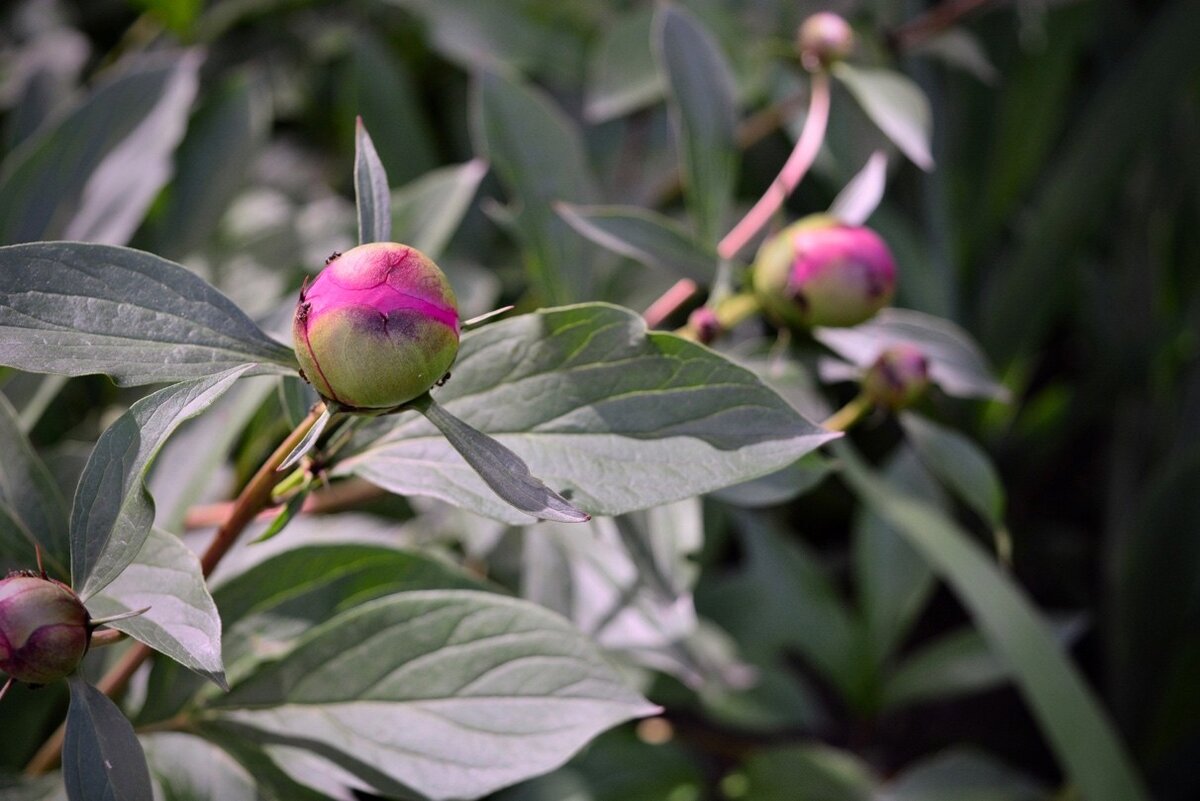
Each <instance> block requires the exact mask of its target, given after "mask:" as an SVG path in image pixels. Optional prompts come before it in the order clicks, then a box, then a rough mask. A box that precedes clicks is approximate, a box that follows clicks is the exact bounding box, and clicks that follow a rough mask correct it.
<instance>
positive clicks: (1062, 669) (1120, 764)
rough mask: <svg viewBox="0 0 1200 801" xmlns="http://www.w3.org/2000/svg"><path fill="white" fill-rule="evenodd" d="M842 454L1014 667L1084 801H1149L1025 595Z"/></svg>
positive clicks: (957, 535) (963, 539) (962, 538)
mask: <svg viewBox="0 0 1200 801" xmlns="http://www.w3.org/2000/svg"><path fill="white" fill-rule="evenodd" d="M835 448H836V451H837V453H838V455H839V456H840V457H841V458H842V460H843V462H844V464H845V475H846V477H847V479H848V480H849V481H850V483H851V485H852V486H853V487H854V489H855V490H856V491H857V492H858V494H859V496H860V497H861V498H862V499H863V501H865V502H866V503H867V505H868V506H870V507H871V509H872V510H874V511H875V513H876V514H878V515H879V516H880V517H881V518H883V519H884V520H885V521H887V522H888V523H889V524H891V525H892V526H894V527H895V528H896V530H897V531H899V532H900V533H902V534H903V535H904V536H905V538H906V539H908V541H909V543H911V544H912V545H913V547H915V548H916V549H917V550H918V551H919V552H920V553H921V555H922V556H923V557H925V559H926V560H927V561H928V562H929V563H930V565H931V566H932V567H933V569H934V571H935V572H937V573H938V575H939V576H940V577H941V578H942V579H943V580H945V581H946V582H947V583H948V584H949V585H950V587H951V588H952V589H953V590H954V591H955V593H956V594H957V595H958V597H959V599H960V600H961V601H962V603H963V604H964V605H965V606H966V607H967V609H968V610H969V611H970V612H971V615H972V617H973V618H974V620H975V623H976V625H977V626H978V627H979V630H980V631H981V632H982V633H983V635H984V636H985V637H986V638H987V640H988V643H989V644H990V645H991V647H992V648H993V649H994V650H995V651H996V653H998V654H1000V655H1001V657H1002V658H1003V659H1004V661H1005V662H1007V663H1008V666H1009V669H1010V670H1012V673H1013V680H1014V681H1015V682H1016V684H1017V686H1018V687H1019V688H1020V690H1021V692H1022V693H1023V694H1024V696H1025V698H1026V700H1027V701H1028V702H1029V705H1030V709H1031V711H1032V712H1033V715H1034V717H1035V718H1036V719H1037V721H1038V723H1039V724H1040V725H1041V727H1042V731H1043V732H1045V734H1046V738H1047V740H1049V743H1050V746H1051V748H1052V749H1053V750H1054V752H1055V754H1056V755H1057V756H1058V758H1059V760H1060V761H1061V762H1062V765H1063V769H1064V771H1065V772H1066V773H1067V775H1068V776H1069V777H1070V779H1071V781H1072V782H1073V783H1075V784H1076V785H1077V786H1078V788H1079V790H1080V791H1081V793H1082V794H1083V796H1084V797H1085V798H1087V799H1088V801H1148V799H1149V795H1148V793H1147V791H1146V788H1145V786H1144V785H1143V782H1142V779H1141V777H1140V776H1139V775H1138V773H1137V770H1136V768H1135V767H1134V764H1133V760H1132V759H1131V758H1130V756H1129V753H1128V752H1127V751H1126V750H1125V747H1124V745H1123V744H1122V743H1121V741H1120V739H1119V738H1118V736H1117V733H1116V731H1115V729H1114V728H1113V725H1112V723H1111V721H1110V720H1109V718H1108V715H1107V714H1106V713H1105V711H1104V709H1103V707H1102V706H1101V705H1100V703H1099V702H1098V701H1097V699H1096V697H1095V695H1094V694H1093V693H1092V691H1091V690H1090V689H1089V688H1088V686H1087V683H1086V681H1085V679H1084V678H1083V676H1082V675H1081V674H1080V673H1079V671H1078V669H1077V668H1076V667H1075V666H1074V665H1073V664H1072V663H1071V662H1070V660H1069V659H1068V658H1067V656H1066V655H1065V654H1064V653H1063V650H1062V648H1061V646H1060V645H1059V644H1058V643H1057V642H1056V641H1055V639H1054V635H1053V634H1052V633H1051V631H1050V629H1049V627H1048V626H1047V625H1046V623H1045V621H1044V620H1043V619H1042V617H1041V616H1040V615H1039V614H1038V613H1037V610H1036V609H1035V608H1034V607H1033V605H1032V604H1031V603H1030V602H1029V600H1028V599H1027V598H1026V597H1025V595H1024V593H1022V592H1021V590H1020V589H1019V588H1018V587H1017V586H1016V585H1014V584H1013V583H1012V580H1011V579H1010V578H1008V576H1007V575H1005V574H1004V573H1003V572H1002V571H1001V570H1000V569H999V568H998V567H997V566H996V565H995V564H994V563H993V562H992V561H990V560H989V559H988V557H987V556H986V555H985V553H984V551H983V550H982V549H981V548H980V547H979V546H978V545H976V544H974V543H973V542H972V541H971V540H970V538H969V537H968V536H967V535H966V534H965V533H964V532H963V531H962V530H961V529H959V528H958V526H956V525H955V524H954V523H953V522H951V521H950V520H949V519H947V518H946V517H945V516H944V515H942V514H941V513H940V512H938V511H937V510H936V509H934V508H932V507H930V506H928V505H927V504H925V503H923V502H921V501H917V500H914V499H913V498H910V497H908V496H906V495H903V494H901V493H899V492H897V491H896V490H894V489H892V488H891V487H889V486H888V485H887V484H885V483H884V482H882V481H880V480H879V478H877V477H876V476H875V475H874V473H872V472H871V471H870V470H869V469H868V468H867V467H866V465H865V464H864V463H863V462H862V460H861V458H860V457H859V456H858V455H857V454H855V453H854V452H853V451H852V450H851V449H850V448H849V447H848V446H845V445H844V444H843V443H839V444H838V445H837V446H835Z"/></svg>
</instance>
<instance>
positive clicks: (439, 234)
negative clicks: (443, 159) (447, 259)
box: [392, 159, 488, 259]
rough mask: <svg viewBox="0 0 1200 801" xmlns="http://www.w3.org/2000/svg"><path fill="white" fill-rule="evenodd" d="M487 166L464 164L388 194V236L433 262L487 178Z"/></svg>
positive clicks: (474, 162) (479, 162)
mask: <svg viewBox="0 0 1200 801" xmlns="http://www.w3.org/2000/svg"><path fill="white" fill-rule="evenodd" d="M487 172H488V164H487V162H486V161H483V160H482V159H473V160H471V161H468V162H466V163H465V164H459V165H456V166H451V167H439V168H438V169H436V170H430V171H429V172H427V173H425V174H424V175H422V176H421V177H420V178H418V179H416V180H415V181H413V182H411V183H409V184H407V185H405V186H403V187H401V188H400V189H397V190H396V191H395V192H393V193H392V235H393V236H395V238H396V241H397V242H404V243H405V244H408V245H412V246H413V247H415V248H416V249H417V250H419V251H421V252H422V253H424V254H425V255H426V256H429V258H431V259H437V258H439V257H440V256H441V255H442V251H443V250H445V248H446V245H447V244H449V242H450V238H451V237H452V236H454V232H455V231H456V230H457V229H458V226H459V224H460V223H461V222H462V220H463V217H464V216H465V215H466V213H467V210H468V209H470V207H471V201H472V200H473V199H474V198H475V193H476V192H477V191H478V189H479V184H480V182H481V181H483V177H484V176H485V175H487Z"/></svg>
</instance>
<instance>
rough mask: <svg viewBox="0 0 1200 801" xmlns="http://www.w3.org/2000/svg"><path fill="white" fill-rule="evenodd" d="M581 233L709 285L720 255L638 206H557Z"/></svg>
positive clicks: (675, 226)
mask: <svg viewBox="0 0 1200 801" xmlns="http://www.w3.org/2000/svg"><path fill="white" fill-rule="evenodd" d="M555 209H556V210H557V211H558V215H559V216H560V217H562V218H563V219H564V220H566V221H567V223H569V224H570V226H571V227H572V228H574V229H575V230H576V231H578V232H579V233H581V234H583V235H584V236H586V237H587V238H588V239H590V240H592V241H593V242H595V243H596V244H597V245H600V246H601V247H605V248H608V249H609V250H611V251H612V252H613V253H617V254H620V255H622V256H626V257H628V258H631V259H633V260H635V261H638V262H641V263H642V264H645V265H647V266H649V267H658V268H660V269H663V270H668V271H670V272H672V273H674V274H676V275H679V276H682V277H687V278H691V279H692V280H694V281H696V282H698V283H701V284H708V283H710V282H711V281H712V280H713V276H714V275H715V274H716V271H717V254H716V252H715V251H711V250H709V249H708V248H705V247H704V246H703V245H701V244H699V243H698V242H696V240H695V239H693V238H692V235H691V234H690V233H689V232H688V231H687V230H685V229H684V228H683V226H681V225H679V224H678V223H676V222H675V221H674V220H672V219H670V218H669V217H664V216H662V215H661V214H658V213H657V212H654V211H651V210H649V209H643V208H640V207H638V206H572V205H571V204H569V203H559V204H558V205H557V206H555Z"/></svg>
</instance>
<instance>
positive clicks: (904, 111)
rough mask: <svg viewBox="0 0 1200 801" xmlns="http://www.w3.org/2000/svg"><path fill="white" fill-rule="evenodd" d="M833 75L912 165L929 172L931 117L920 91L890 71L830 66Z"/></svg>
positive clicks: (907, 80) (908, 80)
mask: <svg viewBox="0 0 1200 801" xmlns="http://www.w3.org/2000/svg"><path fill="white" fill-rule="evenodd" d="M833 74H834V75H835V76H836V77H837V78H839V79H840V80H841V81H842V83H844V84H845V85H846V88H847V89H849V90H850V92H851V94H853V95H854V97H855V99H856V100H858V102H859V104H860V105H861V106H862V108H863V111H865V112H866V113H867V116H868V117H870V118H871V121H872V122H874V123H875V124H876V125H878V126H879V130H881V131H883V132H884V134H886V135H887V138H888V139H891V140H892V142H893V143H894V144H895V145H896V147H898V148H900V151H901V152H902V153H904V155H906V156H908V158H909V159H910V160H911V161H912V162H913V164H916V165H917V166H918V167H920V168H921V169H923V170H925V171H926V172H928V171H930V170H932V169H933V155H932V154H931V153H930V149H929V140H930V138H931V136H932V134H933V113H932V111H931V110H930V108H929V98H927V97H925V93H924V92H922V91H921V87H919V86H917V85H916V84H915V83H913V81H911V80H910V79H909V78H907V77H905V76H904V75H901V74H900V73H898V72H895V71H893V70H885V69H870V68H867V67H855V66H851V65H850V64H848V63H847V62H845V61H839V62H838V63H837V64H835V65H834V67H833Z"/></svg>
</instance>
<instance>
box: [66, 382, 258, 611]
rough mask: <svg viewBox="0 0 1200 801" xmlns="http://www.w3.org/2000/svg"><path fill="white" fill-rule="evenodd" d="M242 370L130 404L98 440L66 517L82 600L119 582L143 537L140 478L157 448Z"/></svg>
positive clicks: (150, 513)
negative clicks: (117, 578)
mask: <svg viewBox="0 0 1200 801" xmlns="http://www.w3.org/2000/svg"><path fill="white" fill-rule="evenodd" d="M250 367H251V365H242V366H241V367H235V368H233V369H232V370H226V371H225V372H223V373H220V374H218V375H215V376H210V377H208V378H201V379H197V380H195V381H185V382H183V383H179V384H174V385H172V386H169V387H167V388H166V389H161V390H159V391H158V392H155V393H154V394H153V395H149V396H147V397H145V398H143V399H141V400H140V401H138V402H137V403H135V404H134V405H133V406H132V408H130V409H129V411H127V412H126V413H125V414H123V415H121V417H120V418H118V419H117V421H116V422H115V423H113V424H112V425H111V426H109V427H108V428H107V429H106V430H105V431H104V433H103V434H101V435H100V439H99V440H98V441H97V442H96V447H95V448H94V449H93V450H92V455H91V458H89V459H88V463H87V465H86V466H85V467H84V469H83V475H81V476H80V477H79V486H78V488H77V489H76V490H75V504H74V508H73V509H72V510H71V579H72V583H73V585H74V587H75V589H76V591H77V592H78V593H79V594H80V596H81V597H82V598H84V599H87V598H88V597H90V596H92V595H94V594H95V593H96V592H98V591H99V590H101V589H103V588H104V587H105V586H107V585H108V584H109V583H110V582H111V581H112V580H113V579H115V578H116V577H117V576H118V575H120V573H121V571H122V570H124V569H125V566H126V565H128V564H129V563H130V562H132V561H133V560H134V559H135V558H136V557H137V554H138V551H140V550H141V548H142V543H144V542H145V541H146V537H147V536H148V535H149V534H150V527H151V525H152V524H153V522H154V500H153V499H152V498H151V497H150V494H149V492H148V491H147V490H146V484H145V478H146V471H147V470H148V469H149V467H150V463H151V462H153V461H154V457H155V456H156V455H157V454H158V450H159V448H161V447H162V445H163V442H165V441H166V439H167V437H169V436H171V432H173V431H174V430H175V429H176V428H178V427H179V425H180V423H182V422H183V421H184V420H187V419H188V418H189V417H194V416H196V415H197V414H199V413H200V412H202V411H204V410H205V409H207V408H208V407H209V406H210V405H211V404H212V403H213V401H215V400H216V399H217V398H219V397H220V396H221V394H222V393H224V392H225V391H226V390H227V389H229V387H231V386H232V385H233V382H234V381H236V380H237V379H238V378H239V377H241V376H242V375H243V374H244V373H246V372H247V371H248V370H249V369H250Z"/></svg>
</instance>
